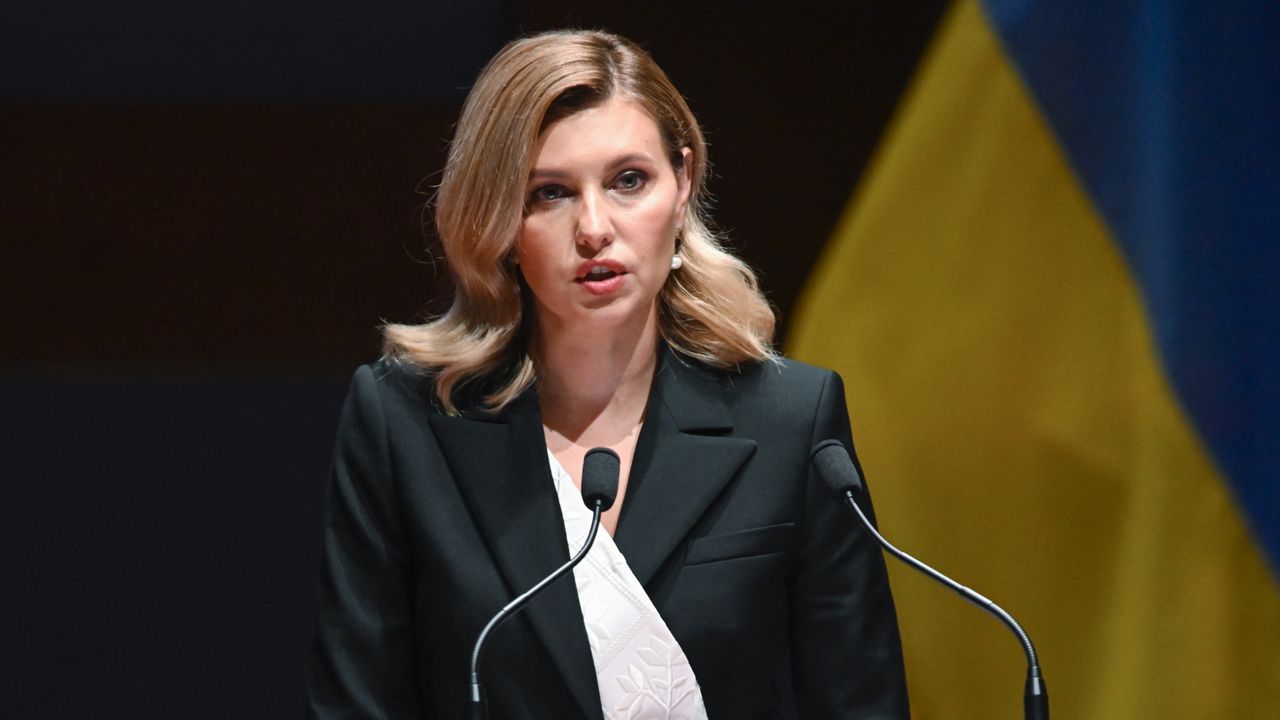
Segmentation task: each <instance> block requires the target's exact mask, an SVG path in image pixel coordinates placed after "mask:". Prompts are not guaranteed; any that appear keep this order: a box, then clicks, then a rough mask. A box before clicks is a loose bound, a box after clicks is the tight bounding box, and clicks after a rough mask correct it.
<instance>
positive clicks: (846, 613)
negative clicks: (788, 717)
mask: <svg viewBox="0 0 1280 720" xmlns="http://www.w3.org/2000/svg"><path fill="white" fill-rule="evenodd" d="M829 438H834V439H836V440H839V441H840V442H841V443H843V444H844V446H845V448H846V449H847V450H849V452H850V455H853V439H852V436H851V433H850V429H849V415H848V411H847V409H846V407H845V399H844V383H843V382H842V381H841V379H840V376H839V375H837V374H835V373H834V372H833V373H830V374H829V375H828V377H827V379H826V381H825V383H824V385H823V389H822V392H821V395H820V399H819V401H818V409H817V414H816V419H815V422H814V428H813V437H812V438H811V443H810V447H812V446H813V445H814V444H816V443H818V442H820V441H822V440H826V439H829ZM854 462H857V459H856V456H854ZM860 501H862V502H863V506H862V507H863V509H864V511H866V512H868V513H870V512H871V508H870V503H869V500H867V499H866V498H865V497H864V498H861V499H860ZM870 517H871V518H872V519H873V522H874V516H873V515H870ZM791 592H792V597H791V612H792V616H791V638H792V640H791V642H792V647H791V657H792V672H793V682H794V684H795V693H796V705H797V708H798V710H799V716H800V718H802V720H811V719H812V720H818V719H826V718H865V719H868V720H869V719H871V718H876V719H877V720H879V719H885V720H888V719H890V718H892V719H894V720H897V719H899V718H902V719H906V718H909V716H910V714H909V711H908V708H907V685H906V675H905V672H904V669H903V662H902V642H901V639H900V638H899V635H898V620H897V614H896V613H895V611H894V607H893V598H892V596H891V595H890V592H889V579H888V574H887V572H886V570H885V564H884V558H883V556H882V555H881V553H880V547H879V545H877V544H876V542H875V540H874V539H873V538H872V537H871V536H870V534H869V533H867V532H866V530H865V529H864V528H863V527H862V526H861V524H860V523H859V522H858V521H857V518H855V517H854V516H853V514H852V513H851V512H850V511H849V509H848V508H847V507H845V505H844V504H843V503H841V502H840V501H839V500H838V499H837V498H836V497H834V496H833V495H832V493H831V492H830V490H829V489H828V488H827V487H826V486H825V485H824V484H823V483H822V481H821V480H820V479H819V478H818V477H817V476H816V473H814V471H813V469H812V467H810V468H808V481H807V484H806V500H805V517H804V520H803V522H802V527H801V546H800V556H799V561H798V565H797V569H796V574H795V577H794V579H793V582H792V589H791Z"/></svg>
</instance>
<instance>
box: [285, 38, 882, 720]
mask: <svg viewBox="0 0 1280 720" xmlns="http://www.w3.org/2000/svg"><path fill="white" fill-rule="evenodd" d="M706 167H707V160H706V145H705V143H704V141H703V138H702V134H701V131H700V130H699V128H698V125H697V123H696V121H695V120H694V118H693V115H692V113H691V112H690V111H689V108H688V107H687V106H686V104H685V102H684V100H683V99H682V98H681V96H680V94H679V93H678V92H677V91H676V90H675V88H674V87H673V86H672V85H671V83H670V81H669V80H668V79H667V77H666V76H665V75H664V74H663V73H662V71H661V70H660V69H659V68H658V67H657V65H655V64H654V63H653V61H652V60H651V59H650V58H649V57H648V56H647V55H646V54H645V53H644V52H643V51H641V50H639V49H638V48H637V47H635V46H634V45H632V44H631V43H630V42H628V41H626V40H624V39H622V38H619V37H617V36H614V35H610V34H607V33H602V32H556V33H547V34H542V35H537V36H534V37H529V38H525V39H521V40H517V41H515V42H513V43H511V44H510V45H508V46H507V47H506V48H504V49H503V50H502V51H501V52H500V53H499V54H498V55H497V56H496V57H495V58H494V59H493V60H492V61H491V62H490V63H489V65H488V66H487V67H486V68H485V70H484V71H483V72H482V73H481V75H480V78H479V79H478V80H477V82H476V85H475V87H474V88H473V89H472V91H471V93H470V95H469V96H468V98H467V101H466V104H465V106H464V108H463V111H462V115H461V118H460V119H459V122H458V127H457V131H456V135H455V137H454V140H453V143H452V146H451V148H450V152H449V158H448V162H447V166H446V169H445V173H444V177H443V179H442V182H441V185H440V188H439V193H438V196H437V208H436V211H437V212H436V220H437V226H438V230H439V235H440V238H441V241H442V243H443V245H444V250H445V254H446V257H447V259H448V263H449V268H450V271H451V273H452V276H453V278H454V280H455V296H454V301H453V305H452V307H451V308H450V310H449V311H448V312H447V313H446V314H445V315H444V316H442V317H440V318H439V319H437V320H435V321H433V322H429V323H427V324H425V325H416V326H406V325H392V326H389V327H387V328H386V351H387V352H386V356H385V357H384V358H383V360H381V361H379V362H378V363H375V364H373V365H371V366H366V367H364V368H361V369H360V370H359V371H358V372H357V373H356V377H355V379H354V381H353V383H352V388H351V392H350V396H349V398H348V401H347V405H346V408H345V410H344V416H343V421H342V425H341V428H340V430H339V438H338V445H337V450H336V452H335V461H334V470H333V482H332V486H331V491H330V496H329V510H328V516H327V522H326V531H325V532H326V536H325V540H326V542H325V554H326V567H325V571H326V572H325V577H324V581H323V583H322V590H321V597H320V607H321V615H320V632H319V636H318V640H317V643H316V649H315V652H314V655H313V662H312V667H311V694H310V703H309V708H310V714H311V716H313V717H323V718H355V717H361V718H364V717H368V718H422V717H431V718H435V717H440V718H447V717H457V716H458V715H459V714H460V710H461V704H462V702H463V700H464V699H465V691H466V687H467V667H468V660H469V653H470V650H471V647H472V644H473V643H474V641H475V638H476V635H477V633H478V632H479V631H480V629H481V628H482V627H483V625H484V624H485V622H486V621H487V620H488V619H489V617H490V616H491V615H492V614H493V613H494V612H496V611H497V610H498V609H499V608H500V607H501V606H502V605H503V604H505V603H506V602H507V601H509V600H510V599H511V598H512V597H513V596H514V595H516V594H518V593H520V592H522V591H524V590H525V589H527V588H529V587H530V586H532V585H533V584H535V583H536V582H537V581H538V580H540V579H541V578H542V577H544V576H545V575H547V574H548V573H550V572H551V571H552V570H553V569H554V568H556V567H557V566H559V565H560V564H562V563H563V562H564V561H565V560H567V558H568V557H569V554H570V546H572V547H573V549H575V550H576V549H577V547H578V546H579V545H580V544H581V539H582V537H583V536H584V535H585V523H586V522H588V521H589V515H585V516H584V513H585V508H584V507H583V506H582V504H581V500H579V499H575V496H576V493H577V490H576V487H575V486H576V485H577V484H578V482H579V480H580V478H579V477H578V473H579V472H580V469H581V467H582V458H583V455H584V453H585V452H586V450H587V449H589V448H592V447H596V446H607V447H609V448H612V449H613V450H615V451H616V452H617V453H618V455H619V456H620V457H621V460H622V476H621V478H620V484H619V491H618V500H617V502H615V504H614V505H613V508H612V509H611V510H610V511H609V512H608V513H606V514H605V516H604V521H603V523H604V527H605V529H606V530H607V534H605V533H602V534H601V536H600V538H599V539H598V540H597V545H596V546H595V547H594V548H593V550H592V552H591V554H590V555H589V556H588V560H587V561H586V562H584V563H583V564H582V565H580V566H578V568H577V569H576V570H575V572H574V574H575V578H576V583H571V582H567V581H562V582H558V583H556V584H554V585H552V586H550V587H549V588H548V589H547V591H546V592H545V593H543V594H542V595H540V596H538V598H537V599H536V600H534V601H533V602H532V603H531V604H530V605H529V606H528V607H527V608H526V609H525V611H524V612H523V613H522V614H521V615H520V616H518V617H517V618H516V619H514V620H512V621H511V622H509V623H507V624H506V625H504V626H502V627H501V628H500V629H499V630H498V631H497V632H496V633H495V635H494V636H493V638H492V640H491V641H490V643H489V645H488V646H487V648H486V653H485V657H484V662H483V665H482V667H481V672H482V674H483V679H484V684H485V687H486V690H487V693H488V702H489V707H490V712H491V715H492V717H494V718H516V717H529V718H548V719H555V720H560V719H563V718H578V717H586V718H602V717H607V718H614V717H618V718H704V717H711V718H716V719H717V720H719V719H721V718H727V719H732V720H741V719H744V718H777V717H795V716H796V714H797V711H798V716H799V717H803V718H905V717H907V703H906V689H905V680H904V678H903V670H902V658H901V647H900V643H899V638H898V630H897V622H896V618H895V615H894V610H893V604H892V600H891V598H890V595H889V588H888V582H887V579H886V575H885V569H884V564H883V561H882V559H881V556H880V553H879V551H878V549H877V547H876V546H875V544H874V543H873V542H871V541H870V540H869V539H868V538H867V537H866V534H865V533H864V532H863V531H861V530H860V529H859V528H858V527H857V526H856V525H855V524H854V522H852V521H851V519H850V518H849V516H848V513H847V511H846V510H845V509H844V508H843V507H841V505H840V503H839V502H838V501H837V500H836V499H835V498H834V497H832V496H830V494H829V493H828V492H826V491H824V489H823V488H822V487H820V483H818V481H817V480H816V479H815V478H814V477H813V476H812V472H811V471H810V469H809V462H808V456H809V451H810V448H812V446H813V445H814V444H815V443H817V442H819V441H821V440H824V439H827V438H837V439H839V440H841V441H842V442H843V443H844V444H845V446H846V447H848V448H849V449H850V450H852V441H851V439H850V435H849V425H848V418H847V415H846V412H845V408H844V395H843V388H842V385H841V383H840V379H839V377H837V376H836V375H835V374H834V373H831V372H828V371H823V370H819V369H816V368H812V367H808V366H804V365H801V364H799V363H794V362H790V361H787V360H783V359H780V358H777V357H776V356H775V355H774V354H773V353H772V351H771V350H770V345H769V342H770V337H771V334H772V332H773V324H774V317H773V313H772V311H771V310H770V308H769V306H768V304H767V303H766V302H765V301H764V299H763V298H762V297H761V295H760V293H759V291H758V289H757V287H756V282H755V278H754V276H753V275H752V273H751V271H750V270H749V269H748V268H747V267H746V266H745V265H744V264H743V263H741V262H740V261H739V260H737V259H735V258H734V257H732V256H731V255H729V254H727V253H726V252H725V250H724V249H722V248H721V247H720V245H719V244H718V243H717V242H716V240H715V239H714V237H713V236H712V234H711V233H710V232H709V231H708V229H707V226H706V224H705V223H704V216H703V206H702V201H703V187H702V185H703V179H704V174H705V171H706Z"/></svg>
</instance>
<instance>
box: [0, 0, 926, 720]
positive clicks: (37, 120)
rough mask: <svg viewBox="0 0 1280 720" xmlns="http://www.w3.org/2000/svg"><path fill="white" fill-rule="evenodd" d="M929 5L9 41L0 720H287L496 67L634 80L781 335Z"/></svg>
mask: <svg viewBox="0 0 1280 720" xmlns="http://www.w3.org/2000/svg"><path fill="white" fill-rule="evenodd" d="M942 6H943V3H942V2H940V1H939V0H928V1H926V0H911V1H910V2H903V3H880V2H861V3H857V2H830V3H824V2H814V3H804V4H799V3H797V4H795V6H794V7H792V6H784V4H782V3H759V4H758V5H757V4H752V3H730V2H707V3H688V2H684V3H653V2H651V3H644V4H635V5H625V4H600V3H586V2H562V3H551V2H545V3H544V2H528V1H526V2H500V1H496V0H491V1H486V2H479V1H476V0H472V2H469V3H444V2H436V3H424V2H410V1H408V0H405V1H392V0H385V1H383V2H374V3H364V4H354V3H340V2H336V1H334V0H325V1H320V0H313V1H312V2H308V3H303V2H300V0H282V1H281V2H276V3H257V2H247V1H244V0H241V1H238V2H236V1H230V0H226V1H224V2H212V1H211V0H205V1H191V2H186V3H159V2H141V1H134V2H124V3H115V4H111V3H94V2H90V1H89V0H45V1H44V2H41V3H30V2H29V3H25V4H23V3H11V4H9V5H8V6H6V7H5V8H4V9H0V150H3V157H4V161H3V162H4V165H3V168H4V170H3V173H0V443H3V445H2V446H0V450H3V452H0V482H2V485H0V489H3V494H2V497H3V501H0V527H3V535H0V540H2V541H3V544H2V546H0V547H2V549H0V557H3V558H4V565H3V568H2V570H3V577H4V582H5V591H4V593H3V595H2V596H0V597H3V602H2V604H0V609H2V612H0V659H2V660H3V665H2V666H0V671H2V672H0V716H3V717H6V718H19V719H26V718H41V719H44V718H259V717H261V718H275V717H296V716H298V714H299V712H300V707H301V696H302V687H303V686H302V680H303V675H302V666H303V662H304V657H305V653H306V647H307V643H308V640H309V636H310V632H311V626H312V624H313V622H314V617H313V615H312V604H311V590H312V584H313V582H314V577H315V568H316V566H317V563H318V547H317V541H318V538H319V512H320V497H321V492H322V487H323V483H324V479H325V475H326V469H327V466H328V461H329V460H328V456H329V450H330V443H331V442H332V438H333V432H334V428H335V424H336V420H337V414H338V409H339V406H340V404H341V400H342V396H343V393H344V391H345V386H346V381H347V378H348V377H349V376H350V372H351V370H352V368H353V367H354V366H355V365H356V364H358V363H361V362H366V361H368V360H370V359H372V358H374V357H376V355H377V352H378V337H377V332H376V325H377V324H378V323H379V322H380V321H381V320H382V319H391V320H397V321H410V320H413V319H414V318H417V317H420V316H421V314H422V313H423V312H426V311H430V310H432V309H439V308H440V307H442V306H441V304H440V301H439V300H436V301H434V303H433V302H432V301H431V298H432V297H435V296H438V292H439V288H440V280H441V278H439V277H438V276H437V269H436V267H435V266H433V264H432V263H431V257H432V253H433V250H432V248H431V237H430V233H429V232H424V231H423V229H422V228H421V227H420V223H421V219H422V218H421V209H422V204H423V202H424V199H425V198H424V196H423V195H422V194H420V193H419V192H418V189H419V188H428V187H429V186H430V183H431V182H432V178H433V177H434V175H435V174H436V173H437V172H438V170H439V167H440V165H441V162H442V158H443V152H444V149H445V146H446V142H447V139H448V136H449V131H450V126H451V123H452V120H453V117H454V116H455V115H456V112H457V108H458V105H459V103H460V102H461V99H462V97H463V95H464V94H465V88H466V86H467V84H468V83H469V82H470V80H471V79H472V78H473V77H474V75H475V73H476V72H477V70H478V69H479V66H480V65H481V64H482V63H483V61H484V60H485V59H486V58H487V57H488V56H489V55H490V54H491V53H492V52H493V51H494V50H496V49H497V48H498V47H499V46H500V45H501V44H502V43H503V42H504V41H505V40H506V39H508V38H510V37H513V36H515V35H516V34H518V33H520V32H526V31H533V30H538V29H542V28H548V27H559V26H566V25H569V26H580V27H605V28H608V29H612V30H615V31H618V32H621V33H623V34H625V35H628V36H630V37H632V38H633V39H635V40H637V41H639V42H640V43H641V44H643V45H644V46H646V47H647V48H648V49H649V50H650V51H651V52H652V53H653V55H654V56H655V57H656V58H657V60H658V62H659V63H660V64H662V65H663V66H664V68H666V70H667V71H668V73H669V74H670V75H671V76H672V78H673V80H674V81H675V82H676V84H677V86H679V87H680V88H681V89H682V91H683V92H684V93H685V94H686V95H687V96H688V97H689V99H690V102H691V104H692V105H693V107H694V110H695V112H697V113H698V115H699V116H700V118H701V119H702V121H703V123H704V125H705V127H706V129H707V132H708V137H709V140H710V142H711V157H712V161H713V163H714V170H715V175H714V177H713V179H712V184H711V189H712V191H713V192H714V194H715V195H716V197H717V206H716V213H715V214H716V218H717V221H718V222H719V223H720V225H721V226H722V227H723V228H725V229H726V230H728V231H729V233H730V235H731V237H732V239H733V244H734V245H735V246H736V247H737V248H738V250H739V251H740V253H741V254H742V255H743V256H744V257H745V258H746V259H747V260H748V261H749V262H750V263H751V264H752V265H754V266H755V267H757V268H758V269H759V270H760V271H761V274H762V278H763V283H764V286H765V288H766V290H767V292H768V293H769V295H770V297H771V299H772V300H773V301H774V302H775V304H777V305H778V307H779V309H780V310H781V311H782V316H783V320H784V324H783V326H782V329H783V332H784V333H785V328H786V325H785V320H786V316H787V312H788V310H789V309H790V307H791V305H792V303H793V302H794V300H795V297H796V294H797V292H798V291H799V289H800V286H801V284H802V283H803V281H804V277H805V275H806V274H807V272H808V270H809V268H810V267H811V266H812V264H813V263H814V262H815V259H816V258H817V257H818V253H819V250H820V248H821V246H822V244H823V242H824V241H825V240H826V238H827V235H828V234H829V232H830V230H831V228H832V225H833V224H834V222H835V220H836V219H837V217H838V215H839V213H840V212H841V210H842V209H843V206H844V204H845V202H846V201H847V199H848V197H849V194H850V192H851V190H852V188H853V187H854V184H855V183H856V181H857V179H858V177H859V174H860V173H861V172H862V169H863V168H864V166H865V165H866V163H867V161H868V159H869V157H870V154H871V152H872V151H873V149H874V147H875V145H876V143H877V141H878V139H879V136H880V134H881V132H882V131H883V129H884V127H885V124H886V123H887V121H888V119H889V116H890V114H891V112H892V110H893V107H894V105H895V103H896V101H897V99H898V98H899V96H900V94H901V92H902V90H903V88H904V86H905V83H906V82H907V80H908V78H909V76H910V73H911V71H912V69H913V68H914V66H915V64H916V62H917V61H918V60H919V57H920V54H921V52H922V50H923V48H924V46H925V44H926V43H927V41H928V39H929V37H930V35H931V33H932V31H933V28H934V26H935V25H936V23H937V20H938V18H939V16H940V13H941V11H942Z"/></svg>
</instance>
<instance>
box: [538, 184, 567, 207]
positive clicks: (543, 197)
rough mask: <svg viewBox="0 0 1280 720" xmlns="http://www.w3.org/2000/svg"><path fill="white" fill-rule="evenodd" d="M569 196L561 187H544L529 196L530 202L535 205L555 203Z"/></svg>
mask: <svg viewBox="0 0 1280 720" xmlns="http://www.w3.org/2000/svg"><path fill="white" fill-rule="evenodd" d="M568 194H569V192H568V191H567V190H565V189H564V187H563V186H561V185H543V186H542V187H540V188H537V189H536V190H534V191H533V192H532V193H530V194H529V200H531V201H532V202H535V203H547V202H555V201H556V200H559V199H561V198H563V197H566V196H567V195H568Z"/></svg>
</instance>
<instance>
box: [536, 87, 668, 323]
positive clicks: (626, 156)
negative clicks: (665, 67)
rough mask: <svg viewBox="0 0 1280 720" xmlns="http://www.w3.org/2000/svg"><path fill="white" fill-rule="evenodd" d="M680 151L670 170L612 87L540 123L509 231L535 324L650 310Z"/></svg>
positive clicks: (604, 319)
mask: <svg viewBox="0 0 1280 720" xmlns="http://www.w3.org/2000/svg"><path fill="white" fill-rule="evenodd" d="M684 152H685V162H684V165H683V169H681V170H676V169H675V168H673V167H672V165H671V161H670V160H669V159H668V157H667V153H666V150H665V148H664V146H663V143H662V138H661V136H660V135H659V132H658V126H657V125H656V124H655V123H654V121H653V120H652V119H651V118H650V117H649V115H648V114H647V113H646V112H645V111H644V110H643V109H642V108H641V106H640V105H639V104H637V103H636V102H635V101H634V100H631V99H628V98H625V97H621V96H617V95H615V96H614V97H613V98H610V99H609V100H608V101H606V102H605V103H603V104H601V105H598V106H596V107H592V108H587V109H585V110H581V111H579V112H576V113H574V114H572V115H569V116H567V117H564V118H561V119H560V120H557V121H555V122H554V123H552V124H551V125H549V126H548V127H547V129H546V130H545V131H544V132H543V134H542V136H541V137H540V138H539V141H538V145H537V146H536V147H535V149H534V162H533V169H532V170H531V172H530V174H529V180H528V184H527V186H526V210H525V218H524V223H523V225H522V227H521V230H520V236H519V238H518V239H517V240H516V259H517V261H518V262H519V263H520V269H521V271H522V272H523V274H524V278H525V281H526V282H527V283H528V284H529V288H530V289H531V290H532V291H533V296H534V298H535V301H536V307H535V312H536V313H537V319H538V325H539V329H540V330H541V331H544V332H545V331H556V330H570V331H572V330H581V329H583V328H586V327H593V328H596V327H598V328H617V327H620V326H622V325H625V324H627V323H641V324H643V323H646V322H651V321H652V320H654V319H655V318H656V309H657V297H658V292H659V290H661V288H662V285H663V283H664V282H666V279H667V274H668V273H669V272H671V257H672V254H673V253H674V252H675V232H676V225H677V223H679V222H680V220H681V219H682V218H683V217H684V208H685V203H686V202H688V198H689V174H688V167H689V163H690V160H689V151H688V150H687V149H686V150H685V151H684ZM654 327H656V323H655V324H654Z"/></svg>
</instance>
